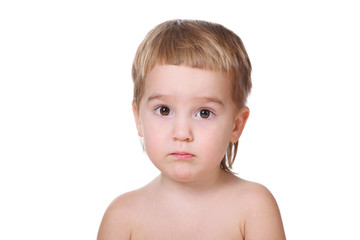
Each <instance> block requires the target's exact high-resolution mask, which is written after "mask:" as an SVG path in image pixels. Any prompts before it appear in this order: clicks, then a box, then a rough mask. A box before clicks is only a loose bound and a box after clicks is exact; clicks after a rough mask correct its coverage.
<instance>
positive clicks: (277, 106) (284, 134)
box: [0, 0, 360, 240]
mask: <svg viewBox="0 0 360 240" xmlns="http://www.w3.org/2000/svg"><path fill="white" fill-rule="evenodd" d="M355 2H356V1H346V0H345V1H254V0H253V1H226V0H223V1H209V0H208V1H195V0H191V1H188V0H183V1H174V2H172V1H123V2H121V1H80V0H71V1H70V0H65V1H45V0H44V1H39V0H34V1H16V0H13V1H10V0H9V1H1V3H0V195H1V197H0V239H7V240H10V239H61V240H63V239H95V238H96V234H97V230H98V227H99V224H100V221H101V218H102V215H103V213H104V211H105V209H106V207H107V206H108V204H109V203H110V202H111V201H112V200H113V199H114V198H115V197H116V196H118V195H119V194H121V193H124V192H127V191H130V190H133V189H136V188H139V187H141V186H143V185H145V184H146V183H147V182H149V181H150V180H151V179H153V178H154V177H155V176H156V175H157V174H158V171H157V170H156V169H155V167H153V166H152V164H151V163H150V161H149V160H148V159H147V158H146V155H145V154H144V153H142V149H141V145H140V142H139V139H138V137H137V133H136V130H135V124H134V123H133V118H132V112H131V100H132V80H131V64H132V59H133V56H134V54H135V51H136V48H137V46H138V45H139V43H140V42H141V41H142V39H143V38H144V36H145V34H146V33H147V32H148V31H149V30H150V29H151V28H153V27H154V26H155V25H156V24H158V23H160V22H163V21H165V20H169V19H174V18H191V19H202V20H208V21H213V22H218V23H221V24H223V25H224V26H226V27H228V28H229V29H231V30H233V31H234V32H236V33H237V34H238V35H239V36H240V37H241V38H242V40H243V42H244V44H245V46H246V48H247V51H248V54H249V56H250V59H251V61H252V64H253V91H252V94H251V96H250V98H249V107H250V109H251V115H250V119H249V121H248V125H247V126H246V129H245V132H244V134H243V136H242V138H241V141H240V153H239V157H238V158H237V160H236V165H235V169H234V171H235V172H238V173H239V176H240V177H243V178H245V179H248V180H252V181H256V182H260V183H262V184H264V185H265V186H267V187H268V188H269V189H270V190H271V191H272V193H273V194H274V195H275V197H276V199H277V201H278V204H279V206H280V210H281V213H282V217H283V221H284V225H285V231H286V234H287V237H288V239H301V240H303V239H360V233H359V230H358V227H359V224H360V220H359V216H360V208H359V203H360V197H359V183H360V177H359V167H358V166H359V165H357V162H358V161H359V160H360V154H359V142H360V141H359V136H360V129H359V123H360V113H359V103H360V97H359V95H358V92H359V90H360V87H359V81H360V73H359V71H360V70H359V69H360V66H359V63H360V61H359V56H360V47H359V45H360V36H359V23H360V17H359V7H358V6H356V4H355Z"/></svg>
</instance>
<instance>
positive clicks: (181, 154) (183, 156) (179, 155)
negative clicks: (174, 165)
mask: <svg viewBox="0 0 360 240" xmlns="http://www.w3.org/2000/svg"><path fill="white" fill-rule="evenodd" d="M170 156H172V157H174V158H177V159H192V158H194V157H195V155H193V154H191V153H187V152H173V153H171V154H170Z"/></svg>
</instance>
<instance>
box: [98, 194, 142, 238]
mask: <svg viewBox="0 0 360 240" xmlns="http://www.w3.org/2000/svg"><path fill="white" fill-rule="evenodd" d="M141 191H142V190H136V191H132V192H128V193H125V194H122V195H120V196H119V197H117V198H116V199H115V200H114V201H113V202H112V203H111V204H110V205H109V207H108V208H107V209H106V211H105V214H104V217H103V219H102V221H101V225H100V228H99V232H98V236H97V239H98V240H112V239H119V240H125V239H126V240H128V239H131V229H132V222H133V221H132V219H134V217H135V216H134V214H136V213H135V210H136V208H137V203H138V202H139V198H141V195H142V194H141Z"/></svg>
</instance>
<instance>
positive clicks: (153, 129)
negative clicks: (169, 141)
mask: <svg viewBox="0 0 360 240" xmlns="http://www.w3.org/2000/svg"><path fill="white" fill-rule="evenodd" d="M142 127H143V136H144V144H145V149H146V152H147V154H148V155H149V157H151V156H153V155H157V154H158V153H159V149H161V148H163V146H164V144H165V142H164V134H165V132H164V128H161V126H157V124H156V123H153V122H152V121H151V120H146V121H145V122H144V124H143V126H142Z"/></svg>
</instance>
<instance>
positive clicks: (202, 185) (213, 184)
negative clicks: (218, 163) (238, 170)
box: [157, 168, 228, 196]
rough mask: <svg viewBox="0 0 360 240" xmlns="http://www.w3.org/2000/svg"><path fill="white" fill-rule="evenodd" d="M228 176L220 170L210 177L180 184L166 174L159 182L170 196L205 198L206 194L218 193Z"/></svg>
mask: <svg viewBox="0 0 360 240" xmlns="http://www.w3.org/2000/svg"><path fill="white" fill-rule="evenodd" d="M226 174H228V173H226V172H225V171H223V170H222V169H220V168H219V170H218V171H214V172H213V173H212V174H210V175H209V176H206V177H203V178H200V179H196V180H194V181H189V182H179V181H176V180H174V179H171V178H169V177H168V176H166V175H164V174H160V176H159V177H158V178H157V181H158V183H159V186H161V189H163V190H164V191H165V192H167V193H170V194H175V195H179V194H181V195H182V196H197V195H200V196H203V195H204V194H207V193H210V194H211V193H214V192H215V191H217V190H218V189H219V187H220V186H221V184H222V182H223V179H224V178H225V175H226Z"/></svg>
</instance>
